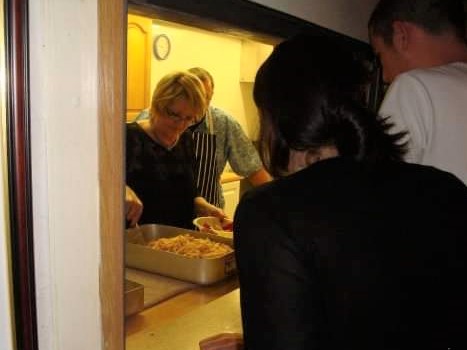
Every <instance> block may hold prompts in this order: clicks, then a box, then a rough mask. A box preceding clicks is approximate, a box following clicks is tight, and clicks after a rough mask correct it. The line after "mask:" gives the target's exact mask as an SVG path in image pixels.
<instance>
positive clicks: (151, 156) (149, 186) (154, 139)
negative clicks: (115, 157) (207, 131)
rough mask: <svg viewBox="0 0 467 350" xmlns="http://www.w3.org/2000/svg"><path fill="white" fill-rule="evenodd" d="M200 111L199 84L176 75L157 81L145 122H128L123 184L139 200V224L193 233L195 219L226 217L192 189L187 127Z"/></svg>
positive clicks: (192, 167) (184, 74) (203, 105)
mask: <svg viewBox="0 0 467 350" xmlns="http://www.w3.org/2000/svg"><path fill="white" fill-rule="evenodd" d="M205 109H206V99H205V91H204V87H203V84H202V82H201V81H200V80H199V79H198V77H196V76H195V75H194V74H191V73H190V72H187V71H177V72H173V73H170V74H167V75H165V76H164V77H163V78H162V79H161V80H160V81H159V82H158V84H157V86H156V88H155V89H154V93H153V96H152V101H151V110H150V113H149V118H148V119H144V120H140V121H137V122H133V123H130V124H127V130H126V183H127V185H128V187H129V189H131V190H132V191H134V194H135V195H136V196H137V197H139V199H140V201H141V202H142V205H143V208H142V209H143V210H142V214H141V217H140V218H139V223H140V224H148V223H149V224H164V225H170V226H177V227H183V228H191V229H192V228H193V224H192V220H193V219H194V218H195V217H196V216H217V217H219V218H223V217H225V214H224V212H223V210H222V209H220V208H218V207H216V206H214V205H212V204H210V203H208V202H207V201H206V200H205V199H204V198H203V197H202V196H201V195H200V194H199V192H198V190H197V187H196V181H195V154H194V146H193V138H192V135H191V132H190V131H189V130H187V129H188V127H189V126H190V125H193V123H195V121H196V120H198V119H199V118H200V116H201V115H202V114H203V113H204V111H205ZM128 187H127V196H126V199H127V203H128V190H129V189H128ZM130 194H131V193H130ZM130 219H131V218H130ZM134 220H135V217H133V222H132V223H134ZM130 224H131V223H130Z"/></svg>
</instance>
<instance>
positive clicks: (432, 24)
mask: <svg viewBox="0 0 467 350" xmlns="http://www.w3.org/2000/svg"><path fill="white" fill-rule="evenodd" d="M394 21H406V22H411V23H414V24H416V25H418V26H420V27H421V28H423V29H424V30H426V31H427V32H428V33H430V34H433V35H439V34H442V33H444V32H447V31H453V32H454V33H455V35H456V36H457V37H458V38H460V39H462V40H464V41H465V36H466V35H465V33H466V27H465V26H466V23H465V9H464V4H463V2H462V0H381V1H380V2H379V3H378V4H377V5H376V7H375V9H374V10H373V13H372V15H371V17H370V20H369V22H368V30H369V33H370V36H379V37H381V38H382V39H383V40H384V42H385V43H386V44H389V45H390V44H392V35H393V27H392V24H393V22H394Z"/></svg>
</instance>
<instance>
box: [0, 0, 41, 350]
mask: <svg viewBox="0 0 467 350" xmlns="http://www.w3.org/2000/svg"><path fill="white" fill-rule="evenodd" d="M4 6H5V7H4V11H5V16H4V18H5V65H6V86H5V89H6V129H7V130H6V139H7V158H8V165H7V172H8V180H7V181H8V199H9V221H10V232H11V233H10V240H11V260H12V264H11V268H12V280H13V288H12V289H13V293H14V298H13V299H14V300H13V309H14V318H15V342H16V347H17V348H18V349H24V350H36V349H37V348H38V339H37V336H38V334H37V315H36V298H35V295H36V293H35V277H34V249H33V236H34V235H33V222H32V195H31V193H32V180H31V154H30V141H31V140H30V118H29V117H30V115H29V33H28V2H27V1H26V0H9V1H5V2H4Z"/></svg>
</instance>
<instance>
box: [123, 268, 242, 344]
mask: <svg viewBox="0 0 467 350" xmlns="http://www.w3.org/2000/svg"><path fill="white" fill-rule="evenodd" d="M236 288H238V279H237V277H236V276H231V277H229V278H227V279H226V280H224V281H220V282H218V283H215V284H213V285H209V286H199V287H197V288H195V289H192V290H189V291H187V292H184V293H181V294H179V295H176V296H174V297H172V298H170V299H168V300H166V301H163V302H161V303H159V304H156V305H155V306H153V307H150V308H147V309H145V310H144V311H141V312H139V313H138V314H136V315H132V316H129V317H127V318H126V319H125V333H126V337H127V338H126V339H127V342H128V344H134V343H133V342H136V344H141V342H144V341H145V340H144V339H146V338H145V337H146V336H145V335H147V334H149V333H152V332H155V331H156V330H158V329H160V328H162V327H163V326H165V325H166V324H169V323H170V322H173V321H176V320H178V318H180V317H182V316H184V315H186V314H187V313H189V312H191V311H193V310H196V309H198V308H199V307H201V306H203V305H206V304H207V303H209V302H211V301H213V300H216V299H218V298H220V297H222V296H224V295H226V294H227V293H230V292H231V291H233V290H235V289H236ZM143 348H144V347H143ZM129 349H135V350H136V349H140V348H139V347H137V346H135V347H131V348H130V347H127V350H129ZM155 349H159V348H155Z"/></svg>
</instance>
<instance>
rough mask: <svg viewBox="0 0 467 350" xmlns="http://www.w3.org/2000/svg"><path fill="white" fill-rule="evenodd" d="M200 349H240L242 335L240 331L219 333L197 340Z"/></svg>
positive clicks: (241, 346)
mask: <svg viewBox="0 0 467 350" xmlns="http://www.w3.org/2000/svg"><path fill="white" fill-rule="evenodd" d="M199 348H200V349H201V350H242V349H243V336H242V334H240V333H219V334H216V335H214V336H212V337H209V338H205V339H203V340H201V341H200V342H199Z"/></svg>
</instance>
